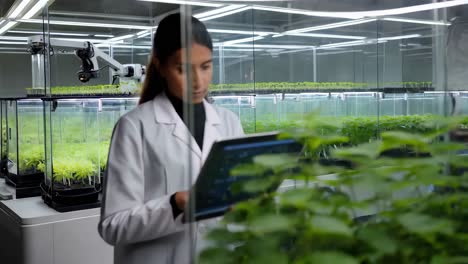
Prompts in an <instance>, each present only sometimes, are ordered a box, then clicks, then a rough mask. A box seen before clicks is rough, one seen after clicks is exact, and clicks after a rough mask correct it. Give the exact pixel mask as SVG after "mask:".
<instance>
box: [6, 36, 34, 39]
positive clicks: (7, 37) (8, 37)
mask: <svg viewBox="0 0 468 264" xmlns="http://www.w3.org/2000/svg"><path fill="white" fill-rule="evenodd" d="M0 39H1V40H28V38H27V37H10V36H0Z"/></svg>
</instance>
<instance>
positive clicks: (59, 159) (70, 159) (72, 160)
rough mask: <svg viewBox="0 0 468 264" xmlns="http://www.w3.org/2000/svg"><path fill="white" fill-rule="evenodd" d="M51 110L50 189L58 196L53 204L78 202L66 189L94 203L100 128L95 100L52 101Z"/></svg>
mask: <svg viewBox="0 0 468 264" xmlns="http://www.w3.org/2000/svg"><path fill="white" fill-rule="evenodd" d="M52 102H53V105H52V106H53V109H52V112H51V125H52V145H53V152H52V156H53V174H52V175H53V176H52V178H51V177H50V176H49V180H52V182H51V185H50V188H51V189H52V194H55V195H57V196H61V195H63V197H59V199H60V200H59V199H57V200H56V201H54V202H55V203H56V205H55V207H56V209H57V210H66V209H62V207H64V206H65V207H66V206H73V205H76V204H75V203H78V202H79V201H67V200H66V198H65V196H66V195H67V192H70V191H73V193H74V194H75V195H76V196H79V197H81V199H83V200H87V201H88V202H89V201H91V202H89V203H92V201H93V200H94V202H95V203H96V202H97V199H98V190H97V187H96V185H99V184H100V183H101V178H100V163H99V161H100V159H101V158H100V153H101V152H100V151H99V150H100V149H99V148H100V133H99V132H100V130H99V122H98V111H99V108H100V101H99V100H98V99H58V100H54V101H52Z"/></svg>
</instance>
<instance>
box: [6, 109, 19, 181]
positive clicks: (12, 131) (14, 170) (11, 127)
mask: <svg viewBox="0 0 468 264" xmlns="http://www.w3.org/2000/svg"><path fill="white" fill-rule="evenodd" d="M7 113H8V114H7V120H8V121H7V122H8V159H9V161H8V174H13V175H18V167H19V162H18V161H19V160H18V119H17V118H18V108H17V102H16V101H15V100H9V101H7Z"/></svg>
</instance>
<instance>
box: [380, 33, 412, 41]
mask: <svg viewBox="0 0 468 264" xmlns="http://www.w3.org/2000/svg"><path fill="white" fill-rule="evenodd" d="M419 37H421V35H420V34H411V35H403V36H395V37H386V38H378V40H398V39H409V38H419Z"/></svg>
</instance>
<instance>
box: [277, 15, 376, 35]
mask: <svg viewBox="0 0 468 264" xmlns="http://www.w3.org/2000/svg"><path fill="white" fill-rule="evenodd" d="M376 20H377V19H375V18H366V19H357V20H351V21H344V22H338V23H331V24H326V25H321V26H315V27H306V28H300V29H294V30H288V31H286V32H284V33H282V34H289V33H304V32H310V31H317V30H323V29H331V28H339V27H346V26H353V25H359V24H364V23H369V22H373V21H376Z"/></svg>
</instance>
